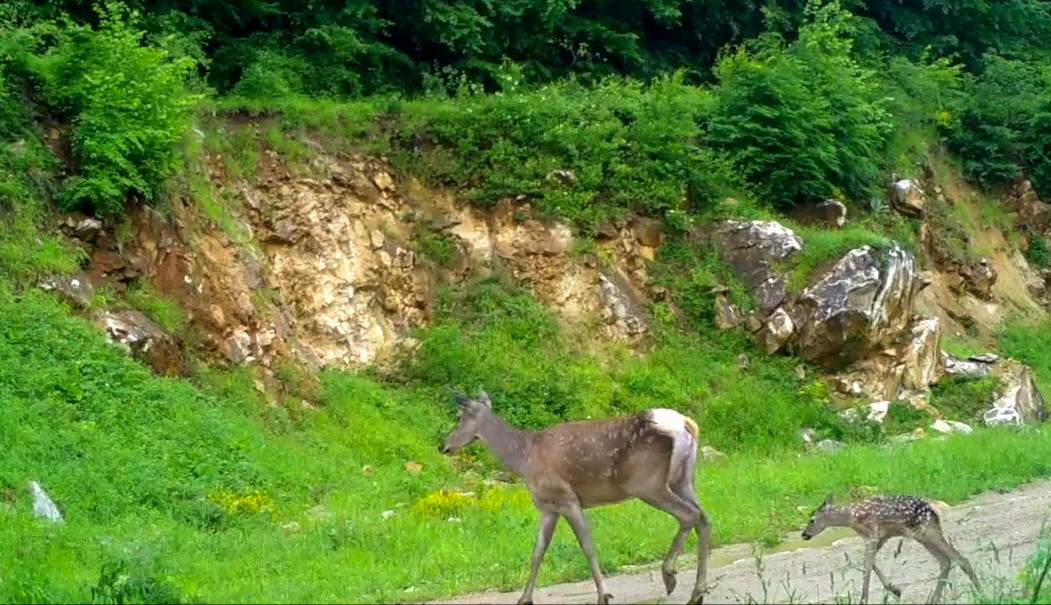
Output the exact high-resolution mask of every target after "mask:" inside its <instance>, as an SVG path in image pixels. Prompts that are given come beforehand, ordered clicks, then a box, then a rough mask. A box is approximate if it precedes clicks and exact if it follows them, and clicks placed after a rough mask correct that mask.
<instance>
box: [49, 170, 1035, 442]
mask: <svg viewBox="0 0 1051 605" xmlns="http://www.w3.org/2000/svg"><path fill="white" fill-rule="evenodd" d="M211 165H212V166H213V172H212V175H211V177H212V183H213V184H214V191H213V195H214V197H215V199H216V200H222V201H223V202H224V203H225V204H226V205H227V210H228V212H229V216H230V217H231V221H228V222H227V223H225V224H224V225H223V228H220V227H219V226H218V225H215V224H212V223H210V222H209V221H207V220H205V218H204V217H203V216H201V215H200V213H199V210H197V208H198V207H199V204H189V203H184V202H183V201H182V200H178V199H176V200H172V203H171V205H170V208H167V209H166V210H165V211H164V212H163V213H162V212H160V211H158V210H155V209H153V208H150V207H148V206H142V205H140V206H139V207H138V208H137V209H136V210H135V211H134V212H133V213H132V215H131V221H130V229H128V234H125V235H124V236H122V237H118V236H117V234H116V233H115V226H113V225H108V224H103V223H101V222H100V221H98V220H96V219H91V218H88V217H84V216H77V215H69V216H65V217H63V218H62V228H63V230H64V231H65V233H66V234H67V235H68V236H69V237H70V238H71V239H73V240H74V241H76V242H78V243H80V244H81V245H82V246H83V247H84V249H85V250H86V252H87V253H88V256H89V258H90V263H89V264H88V267H87V268H86V270H85V271H84V273H82V274H81V275H77V276H62V277H53V278H50V279H49V280H46V281H45V282H43V283H42V284H41V285H42V287H46V288H49V289H56V290H59V291H60V292H63V293H64V294H65V295H66V297H67V298H68V299H69V300H70V301H71V302H72V303H73V304H74V305H77V306H79V307H81V308H83V309H85V312H89V313H90V314H91V316H92V317H93V319H94V320H95V321H96V323H98V325H99V326H100V328H102V329H104V330H105V331H106V332H107V333H108V334H109V335H110V337H111V338H112V339H113V340H115V341H118V342H122V343H124V344H125V345H127V346H128V347H129V349H130V350H131V352H132V353H133V354H135V355H136V356H138V357H140V358H142V359H144V360H145V361H146V362H147V363H149V364H150V365H151V366H152V367H153V368H154V369H155V370H156V371H158V372H162V373H166V374H186V373H188V372H189V371H190V369H189V365H188V364H187V360H186V356H185V355H184V353H185V352H192V353H193V356H197V357H203V358H206V359H209V360H211V361H213V362H219V363H225V364H229V365H247V366H260V367H261V369H262V372H261V373H262V375H263V376H264V378H266V377H270V378H272V377H273V370H274V368H275V366H276V364H279V363H281V362H282V361H285V360H288V361H294V362H295V363H298V364H303V365H306V366H307V367H310V368H313V369H318V368H333V367H334V368H355V367H361V366H363V365H368V364H374V363H378V364H381V365H382V364H383V363H385V362H386V361H387V360H389V359H390V358H391V356H392V354H394V353H395V352H396V351H397V350H398V349H399V348H400V347H403V346H411V345H412V340H411V338H409V333H410V331H411V329H412V328H415V327H421V326H425V325H427V324H428V323H429V322H431V321H432V320H433V313H434V310H435V305H436V303H437V293H438V289H439V287H440V286H441V285H442V284H450V283H461V282H466V281H469V280H472V279H477V278H480V277H484V276H486V275H488V274H490V273H492V272H494V271H505V272H507V273H509V274H510V275H511V276H513V277H514V278H515V279H517V280H519V281H520V282H521V283H523V284H525V285H526V286H528V287H529V288H530V289H531V290H532V291H533V292H534V294H535V295H536V297H537V298H538V300H540V301H541V302H543V303H545V304H546V305H548V306H549V307H550V308H552V309H553V310H555V311H556V312H557V313H558V315H560V316H561V317H562V318H563V319H564V320H565V321H566V323H567V325H572V326H576V327H581V328H583V329H588V330H590V331H591V332H592V333H594V334H597V335H599V336H601V337H604V338H613V339H623V340H625V341H627V342H629V343H631V344H633V345H638V344H642V343H644V342H645V341H646V337H647V335H648V333H649V329H650V326H649V320H648V316H647V313H646V309H647V307H648V304H649V303H650V301H651V300H653V299H654V298H657V297H660V296H661V294H662V293H661V291H660V290H659V289H656V288H653V287H652V286H651V284H650V278H649V274H648V266H649V263H650V261H652V260H653V259H654V258H655V256H656V253H657V250H658V248H659V247H660V246H661V245H662V244H663V235H662V228H661V225H660V224H659V223H657V222H655V221H653V220H650V219H645V218H641V217H636V218H634V219H631V220H623V221H619V222H608V223H605V224H603V225H601V227H600V229H599V233H598V236H597V237H596V238H595V240H594V242H593V244H594V245H591V244H589V245H588V246H581V245H579V244H580V243H579V242H577V241H576V240H575V238H574V234H573V231H572V230H571V228H570V227H569V226H568V225H566V224H562V223H559V222H557V221H552V220H546V219H543V218H541V217H540V216H538V215H537V213H535V212H534V211H533V209H532V208H531V207H530V205H529V203H528V202H527V200H525V199H524V198H521V199H505V200H501V201H500V202H499V203H498V204H496V205H495V207H493V208H488V209H482V208H478V207H476V206H472V205H466V204H462V203H458V202H457V200H455V199H454V198H453V197H452V196H451V195H448V194H446V193H444V192H441V191H434V190H428V189H426V188H424V187H423V186H421V185H420V184H419V183H417V182H415V181H413V180H411V179H399V178H396V177H395V176H393V175H392V173H391V172H390V171H389V169H388V167H387V166H386V165H385V163H384V162H383V161H382V159H377V158H367V157H362V156H358V155H353V154H349V153H345V154H333V155H329V154H320V155H318V156H317V157H316V158H315V159H314V161H313V164H312V166H310V167H309V169H308V170H306V171H297V172H293V171H291V170H289V169H288V168H287V167H286V166H285V165H284V164H282V163H281V162H280V161H278V159H277V158H276V156H275V155H273V154H265V155H264V156H263V157H262V159H261V165H260V170H259V178H258V179H255V180H253V181H252V182H249V181H246V180H235V181H233V182H227V181H226V175H225V174H224V173H223V171H222V169H221V163H220V162H213V163H212V164H211ZM926 188H929V186H928V187H926ZM924 191H925V186H923V185H921V183H920V182H918V181H914V180H910V179H898V180H897V181H895V182H894V183H893V185H892V186H891V187H890V188H889V189H888V198H889V199H888V201H889V207H891V208H893V209H895V210H896V211H898V212H900V213H902V214H904V215H906V216H909V217H912V218H914V219H920V220H921V221H923V225H924V226H923V229H922V230H921V242H920V243H921V246H922V248H923V251H922V252H923V254H922V256H923V257H924V258H923V260H924V261H925V262H926V264H927V265H928V270H927V271H920V268H919V263H920V260H919V259H917V258H914V256H913V255H912V254H911V253H910V252H908V251H906V250H905V249H903V248H902V247H901V246H899V245H897V244H890V245H887V246H884V247H879V248H874V247H870V246H863V247H860V248H857V249H854V250H850V251H847V252H846V253H845V254H844V255H843V256H842V257H841V258H839V259H838V260H837V261H835V262H833V263H830V264H829V265H828V266H826V267H824V268H823V269H822V270H821V271H818V272H817V273H816V274H815V275H813V276H811V277H810V280H809V283H808V284H807V285H806V287H804V288H803V289H802V290H801V292H799V293H797V294H793V293H790V292H789V291H788V288H787V282H786V276H785V274H784V271H786V270H788V269H789V268H790V267H791V266H792V263H793V262H794V259H795V258H796V257H797V256H798V255H799V254H800V253H801V251H803V250H804V249H805V247H806V242H805V241H804V239H803V238H802V237H800V236H799V235H798V234H796V233H795V232H794V231H793V230H792V229H790V228H789V227H787V226H785V225H783V224H780V223H777V222H772V221H739V220H727V221H724V222H722V223H720V224H718V225H715V226H714V228H713V229H709V230H706V232H705V234H703V235H701V237H706V238H708V239H709V240H710V242H711V243H712V244H713V245H714V248H715V249H716V250H717V252H718V253H719V255H720V256H721V257H722V258H723V259H724V260H725V261H726V262H727V263H728V265H729V266H730V267H731V268H732V270H733V272H734V273H735V274H736V276H737V277H738V278H739V279H740V281H741V282H742V283H743V285H744V286H745V288H746V290H747V291H748V292H749V293H750V294H751V296H752V297H753V299H754V301H755V310H754V311H751V312H750V313H745V312H744V311H743V310H742V309H739V308H736V307H735V306H734V305H732V304H731V303H729V301H728V300H727V299H726V298H725V296H722V295H721V294H720V295H717V296H716V305H717V309H716V313H715V316H716V318H717V320H716V323H717V325H718V326H719V327H720V328H723V329H746V330H749V331H751V332H752V333H754V334H755V336H756V339H757V341H758V343H759V345H760V347H761V349H763V350H764V351H765V352H766V353H767V354H771V355H772V354H779V353H781V352H791V353H793V354H795V355H798V356H799V357H801V358H803V359H805V360H808V361H811V362H813V363H814V364H816V365H817V366H818V367H819V368H822V369H823V370H824V371H825V372H827V373H828V374H829V376H830V378H831V379H832V382H833V384H834V385H836V387H837V389H838V391H839V392H840V393H841V394H842V395H844V396H850V397H855V398H857V397H862V398H868V399H869V400H872V401H874V402H880V401H887V400H896V399H900V400H905V401H910V402H913V405H915V406H917V407H923V401H922V400H923V394H924V393H925V392H926V390H927V389H928V388H929V387H930V386H931V385H933V384H935V383H936V382H937V381H938V380H939V379H940V378H941V377H942V376H943V375H945V374H946V373H953V372H962V371H963V370H960V368H963V367H964V366H965V365H966V364H967V363H972V364H976V363H977V364H982V363H986V362H985V361H982V362H975V361H967V360H953V359H950V358H948V357H947V356H946V354H944V353H943V352H942V351H941V341H942V338H943V334H945V333H946V331H947V330H950V331H953V332H951V333H955V332H958V331H959V330H961V329H964V326H965V324H967V322H972V323H978V324H979V325H985V324H986V323H989V322H991V318H993V317H998V316H1000V315H1001V314H1002V313H1004V312H1005V311H1006V310H1007V308H1009V307H1010V308H1021V309H1028V310H1032V311H1039V309H1040V307H1039V304H1038V303H1037V302H1036V300H1037V298H1038V296H1041V295H1042V293H1043V292H1044V291H1045V290H1046V288H1041V286H1042V284H1044V283H1045V282H1046V280H1045V279H1044V277H1046V276H1044V275H1043V274H1042V273H1040V272H1038V271H1035V270H1034V269H1032V268H1030V267H1029V266H1028V265H1027V264H1026V263H1025V260H1024V259H1023V258H1021V256H1020V255H1019V254H1018V253H1017V252H1011V251H1010V250H1009V247H1008V246H1006V245H1003V246H999V247H997V246H993V247H992V248H991V250H992V253H991V254H990V255H989V258H983V259H982V260H981V261H980V262H976V263H972V264H967V263H965V262H961V261H960V259H959V258H956V257H953V256H952V255H950V254H944V253H942V251H941V248H940V247H939V246H940V242H942V239H943V234H942V233H941V232H940V231H939V230H938V228H936V226H935V225H934V224H933V223H931V222H929V221H927V220H926V217H927V214H928V212H929V211H930V208H931V207H932V203H931V202H930V200H928V198H927V194H926V193H925V192H924ZM935 192H936V195H938V196H943V197H944V195H945V194H944V193H943V192H941V191H940V189H935ZM1012 195H1013V197H1012V200H1011V202H1010V204H1011V208H1013V212H1014V216H1015V217H1016V219H1017V221H1018V222H1019V224H1020V225H1022V226H1023V227H1024V228H1025V229H1026V230H1027V232H1028V233H1030V234H1032V233H1039V234H1043V233H1044V232H1045V231H1046V230H1047V228H1048V221H1047V220H1046V219H1047V217H1048V212H1046V210H1047V205H1046V204H1044V203H1043V202H1042V201H1040V200H1038V199H1035V196H1034V195H1033V194H1032V190H1031V188H1027V187H1026V186H1025V185H1024V184H1020V185H1019V186H1018V187H1017V188H1016V190H1015V192H1014V193H1012ZM942 201H943V200H941V199H938V200H936V203H938V204H940V203H942ZM830 208H831V209H835V210H836V212H835V213H834V214H835V217H834V220H832V219H829V220H825V219H827V218H828V217H827V216H826V215H829V216H831V215H830V214H829V212H830V211H829V209H830ZM818 214H820V217H819V218H821V217H824V218H821V220H817V223H818V224H822V225H824V226H825V227H826V228H829V229H838V228H841V227H842V226H843V225H844V223H845V222H846V208H845V207H844V206H843V205H842V204H840V203H839V202H833V201H829V202H826V203H825V204H824V205H823V206H822V209H821V212H820V213H818ZM810 222H811V223H813V222H814V221H810ZM994 231H995V230H990V231H988V233H986V234H985V235H983V237H986V238H994V237H995V234H994ZM996 233H999V232H996ZM1000 238H1001V240H1002V239H1003V237H1002V234H1001V235H1000ZM140 280H145V281H148V282H149V283H150V284H152V286H153V288H154V289H155V290H156V291H157V292H158V293H160V294H163V295H165V296H167V297H171V298H174V299H175V300H177V301H178V302H179V303H180V305H181V306H182V308H183V309H184V310H185V312H186V314H187V316H188V320H189V322H188V323H189V325H190V329H188V330H187V331H186V332H185V333H182V334H177V335H172V334H167V333H165V332H164V330H162V329H161V328H160V327H159V326H157V325H156V324H155V323H153V322H152V321H151V320H150V319H148V318H147V317H146V316H145V315H143V314H142V313H139V312H137V311H134V310H131V309H110V310H90V311H89V309H94V307H95V305H92V304H91V299H92V291H93V290H94V289H97V288H113V289H116V290H122V289H125V288H128V287H129V286H131V285H134V284H135V283H136V282H138V281H140ZM967 325H970V324H967ZM989 325H992V324H991V323H989ZM982 367H983V368H984V367H985V366H982ZM964 373H966V372H964ZM1007 374H1009V377H1008V378H1005V384H1006V385H1007V386H1008V388H1007V389H1006V390H1005V391H1004V393H1003V396H1002V397H1001V398H1000V399H999V400H998V401H997V403H996V405H995V406H993V407H992V408H991V410H990V414H991V416H989V418H990V420H989V421H990V422H993V423H995V422H1003V421H1007V420H1010V419H1013V418H1024V419H1036V420H1043V419H1044V418H1046V406H1045V405H1044V403H1043V399H1042V396H1040V394H1039V391H1037V390H1036V389H1035V383H1033V382H1032V379H1031V378H1026V376H1028V374H1025V372H1018V371H1014V372H1008V373H1007ZM976 375H977V374H976ZM261 388H265V387H261ZM1011 402H1013V403H1011ZM993 410H996V411H995V413H994V412H993ZM1012 410H1014V411H1012ZM1004 419H1007V420H1004Z"/></svg>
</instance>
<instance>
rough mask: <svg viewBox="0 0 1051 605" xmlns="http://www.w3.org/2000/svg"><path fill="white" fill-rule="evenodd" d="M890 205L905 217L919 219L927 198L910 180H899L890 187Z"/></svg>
mask: <svg viewBox="0 0 1051 605" xmlns="http://www.w3.org/2000/svg"><path fill="white" fill-rule="evenodd" d="M888 197H889V198H890V205H891V208H893V209H894V210H895V211H897V212H898V213H900V214H903V215H905V216H910V217H914V218H920V217H922V216H923V212H924V209H925V208H926V206H927V196H926V195H924V193H923V190H922V189H920V187H919V185H918V184H917V183H916V182H915V181H913V180H912V179H899V180H897V181H894V184H892V185H891V187H890V193H889V196H888Z"/></svg>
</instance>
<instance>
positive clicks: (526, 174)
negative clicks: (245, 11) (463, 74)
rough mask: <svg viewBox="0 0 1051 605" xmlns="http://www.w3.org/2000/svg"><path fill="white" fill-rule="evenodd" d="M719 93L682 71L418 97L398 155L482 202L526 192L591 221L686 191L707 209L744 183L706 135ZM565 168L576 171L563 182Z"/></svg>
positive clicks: (656, 204)
mask: <svg viewBox="0 0 1051 605" xmlns="http://www.w3.org/2000/svg"><path fill="white" fill-rule="evenodd" d="M708 96H709V95H708V92H707V90H706V89H704V88H699V87H693V86H688V85H686V84H684V83H683V78H682V75H681V74H676V75H675V76H671V77H666V78H661V79H659V80H657V81H655V82H653V83H652V84H650V85H648V86H644V85H643V84H641V83H639V82H635V81H624V80H613V79H611V80H606V81H604V82H603V83H601V84H600V85H598V86H597V87H595V88H593V89H589V88H584V87H582V86H580V85H579V84H575V83H572V82H564V83H559V84H552V85H549V86H544V87H542V88H540V89H538V90H536V91H532V92H514V93H513V94H510V93H509V94H506V95H499V96H492V95H477V94H472V93H468V92H464V93H463V94H462V95H460V96H457V97H456V98H450V99H443V100H428V101H417V102H413V103H408V104H404V105H402V106H401V107H399V108H398V113H397V114H396V115H397V116H398V118H399V119H400V120H401V122H402V124H401V125H400V127H399V129H398V133H399V135H398V139H399V140H398V144H397V147H398V148H399V149H400V152H399V153H398V154H396V156H395V160H396V161H397V162H398V164H399V165H400V166H401V167H403V168H404V169H406V170H409V171H413V172H417V173H422V174H423V175H424V176H425V177H427V178H429V179H430V180H431V181H432V182H435V183H438V184H442V185H451V186H453V187H456V188H459V189H461V190H463V191H464V192H465V193H466V194H467V196H468V197H469V198H471V199H473V200H474V201H475V202H477V203H480V204H484V205H490V204H493V203H495V202H496V201H497V200H499V199H500V198H503V197H515V196H518V195H526V196H529V197H530V198H532V199H533V200H535V203H536V205H537V206H538V207H539V208H540V209H541V210H543V211H546V212H549V213H552V214H556V215H561V216H566V217H570V218H574V219H577V220H579V221H581V222H582V223H583V224H585V225H594V224H595V223H596V222H597V221H599V220H600V219H602V218H605V217H608V216H611V215H617V214H621V213H623V212H624V211H626V210H629V209H637V210H644V211H647V212H649V213H652V214H654V215H658V216H660V215H662V214H664V213H667V212H671V211H677V210H680V209H681V206H682V200H683V196H684V188H686V187H689V188H690V189H691V194H692V195H691V197H692V203H693V204H694V210H701V209H703V208H704V207H707V206H709V205H710V204H711V203H712V202H713V201H714V200H717V199H722V197H724V196H725V195H727V194H728V193H730V192H731V191H732V190H733V189H734V188H735V185H736V184H737V183H738V182H739V180H738V179H736V178H734V175H733V172H732V171H731V170H730V168H729V164H728V162H727V161H726V160H725V159H724V158H723V156H721V155H720V154H718V153H714V152H712V151H711V150H708V149H705V148H704V147H703V146H702V144H701V142H700V137H701V129H700V122H701V120H702V118H703V117H704V115H705V111H706V108H707V106H708ZM555 170H564V171H569V172H571V173H572V176H571V177H568V178H563V179H558V178H553V176H552V172H553V171H555Z"/></svg>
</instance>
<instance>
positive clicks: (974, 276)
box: [960, 258, 997, 300]
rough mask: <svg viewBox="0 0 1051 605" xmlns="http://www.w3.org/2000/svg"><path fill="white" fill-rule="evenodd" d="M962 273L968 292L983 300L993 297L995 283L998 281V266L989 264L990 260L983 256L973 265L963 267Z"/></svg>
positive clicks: (964, 285)
mask: <svg viewBox="0 0 1051 605" xmlns="http://www.w3.org/2000/svg"><path fill="white" fill-rule="evenodd" d="M960 273H961V277H963V287H964V289H965V290H966V291H967V292H970V293H971V294H973V295H975V296H976V297H978V298H979V299H981V300H992V299H993V285H994V284H995V283H996V278H997V273H996V267H993V266H992V265H991V264H989V261H987V260H986V259H984V258H983V259H981V260H980V261H979V262H978V264H977V265H975V266H973V267H964V268H961V270H960Z"/></svg>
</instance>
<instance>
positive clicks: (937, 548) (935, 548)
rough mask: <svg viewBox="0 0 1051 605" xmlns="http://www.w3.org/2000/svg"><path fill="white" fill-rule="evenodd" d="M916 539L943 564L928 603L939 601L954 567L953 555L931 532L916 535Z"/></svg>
mask: <svg viewBox="0 0 1051 605" xmlns="http://www.w3.org/2000/svg"><path fill="white" fill-rule="evenodd" d="M916 541H917V542H919V543H920V544H922V545H923V547H924V548H926V549H927V552H929V553H931V555H933V556H934V558H935V559H937V560H938V565H940V566H941V571H940V572H939V573H938V580H937V582H936V583H935V585H934V591H933V592H932V593H931V596H930V598H929V599H927V602H928V603H937V602H938V601H940V600H941V598H942V590H943V589H944V588H945V581H946V580H947V579H948V578H949V570H950V569H952V557H950V556H949V555H948V554H946V552H945V550H944V549H943V548H942V547H941V545H940V544H938V540H937V539H936V538H933V537H932V536H931V535H929V534H921V535H918V536H916Z"/></svg>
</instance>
